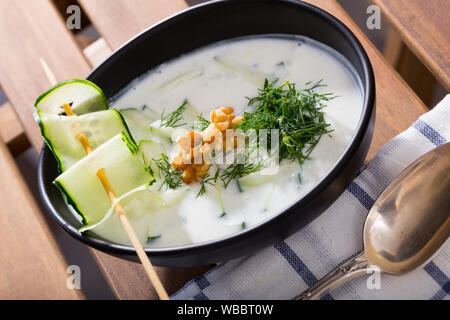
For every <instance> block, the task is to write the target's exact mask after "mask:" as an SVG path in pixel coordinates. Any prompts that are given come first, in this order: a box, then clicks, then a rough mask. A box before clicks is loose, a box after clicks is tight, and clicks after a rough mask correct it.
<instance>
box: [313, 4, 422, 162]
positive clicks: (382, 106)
mask: <svg viewBox="0 0 450 320" xmlns="http://www.w3.org/2000/svg"><path fill="white" fill-rule="evenodd" d="M307 2H309V3H311V4H314V5H316V6H318V7H321V8H322V9H324V10H326V11H328V12H330V13H331V14H333V15H334V16H336V17H337V18H338V19H339V20H341V21H342V22H343V23H344V24H345V25H347V27H349V28H350V29H351V30H352V31H353V32H354V33H355V35H356V36H357V37H358V39H359V40H360V41H361V43H362V45H363V46H364V49H365V50H366V51H367V54H368V55H369V58H370V61H371V63H372V66H373V69H374V72H375V81H376V91H377V95H376V104H377V111H376V112H377V113H376V120H375V131H374V137H373V140H372V144H371V147H370V150H369V155H368V158H369V159H370V158H372V157H373V155H374V154H375V153H376V152H377V151H378V150H379V149H380V147H381V146H382V145H383V144H385V143H386V142H387V141H388V140H390V139H392V138H393V137H394V136H395V135H397V134H398V133H400V132H402V131H404V130H406V129H407V128H408V127H409V126H410V125H411V124H412V123H413V122H414V121H415V120H417V118H418V117H419V116H420V115H421V114H423V113H424V112H426V111H428V109H427V108H426V106H425V105H424V104H423V102H422V101H421V100H420V99H419V98H418V97H417V95H416V94H415V93H414V92H413V91H412V90H411V88H410V87H409V86H408V85H407V84H406V83H405V81H404V80H403V79H402V78H401V77H400V76H399V74H398V73H397V72H396V71H395V70H394V69H393V68H392V66H390V65H389V63H388V62H387V61H386V59H385V58H384V56H383V55H382V54H381V53H380V52H379V51H378V50H377V49H376V47H375V45H374V44H373V43H371V42H370V40H369V39H368V38H367V37H366V36H365V35H364V33H363V32H362V31H361V30H360V29H359V27H358V26H357V25H356V24H355V22H353V21H352V19H351V18H350V17H349V15H348V14H347V13H346V12H345V11H344V10H343V9H342V7H340V6H339V4H338V3H337V2H336V1H330V0H308V1H307Z"/></svg>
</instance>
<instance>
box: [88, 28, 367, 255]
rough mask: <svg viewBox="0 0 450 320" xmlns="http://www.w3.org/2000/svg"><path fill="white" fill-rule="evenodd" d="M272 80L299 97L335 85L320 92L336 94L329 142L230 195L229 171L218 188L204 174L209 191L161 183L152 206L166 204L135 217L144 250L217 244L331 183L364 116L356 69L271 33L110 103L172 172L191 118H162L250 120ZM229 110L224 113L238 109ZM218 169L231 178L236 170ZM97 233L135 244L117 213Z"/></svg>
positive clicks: (201, 54) (148, 80) (225, 47)
mask: <svg viewBox="0 0 450 320" xmlns="http://www.w3.org/2000/svg"><path fill="white" fill-rule="evenodd" d="M266 78H267V79H268V80H269V81H274V80H276V79H278V81H277V82H275V84H274V86H279V85H281V84H283V83H284V82H285V81H289V82H290V83H295V85H296V89H306V88H309V87H311V86H312V85H313V84H315V83H318V82H319V81H320V80H322V82H321V83H322V84H326V86H319V87H317V88H316V89H315V90H314V92H316V93H318V94H325V93H331V94H332V95H333V96H335V98H333V99H331V100H328V101H323V103H324V105H325V107H324V108H323V109H321V110H322V111H323V114H324V121H325V122H326V123H327V124H329V127H327V129H328V130H332V132H330V133H326V134H323V135H322V136H321V137H320V140H319V141H318V143H317V144H316V145H315V147H314V148H313V149H312V152H311V153H310V154H309V156H308V158H307V159H306V160H304V161H303V163H302V165H301V166H300V164H299V161H295V160H294V161H292V160H289V159H284V160H282V162H281V166H280V170H279V172H278V173H277V174H276V175H275V176H271V177H270V178H264V179H263V180H262V182H261V181H259V182H258V181H257V182H254V181H252V180H251V179H248V178H247V180H248V181H247V180H246V179H244V180H245V181H246V182H245V181H244V182H245V183H246V185H245V186H243V185H240V184H239V181H240V180H239V179H232V180H231V181H229V183H228V185H227V186H226V187H225V185H224V183H223V181H222V180H221V179H220V176H221V175H222V174H223V172H224V171H220V169H219V174H218V175H219V178H218V179H216V180H215V181H214V179H213V178H214V175H215V172H216V171H215V170H212V168H209V171H208V172H207V173H206V175H205V176H204V177H209V179H210V180H209V181H207V182H206V183H201V178H202V177H200V178H199V179H198V180H197V181H193V182H191V183H185V182H184V181H186V180H183V182H181V184H178V185H177V186H176V187H175V188H170V187H168V185H163V182H161V181H158V177H157V182H156V183H155V184H154V185H152V186H151V188H153V190H154V192H155V194H162V195H163V196H162V198H158V197H157V198H155V199H154V200H152V201H155V203H157V204H155V205H149V206H147V207H144V208H141V209H139V210H134V209H130V210H129V212H130V213H129V219H130V222H131V223H132V225H133V227H134V229H135V230H136V233H137V234H138V237H139V238H140V240H141V241H142V242H143V243H144V244H145V246H147V247H168V246H178V245H184V244H190V243H197V242H203V241H207V240H211V239H217V238H220V237H223V236H226V235H229V234H232V233H236V232H239V231H241V230H242V229H245V228H249V227H251V226H253V225H255V224H258V223H261V222H262V221H264V220H266V219H269V218H271V217H273V216H274V215H276V214H279V213H280V212H282V211H283V210H284V209H286V208H287V207H289V206H291V205H292V204H293V203H295V202H296V201H298V200H299V199H300V198H301V197H302V196H304V195H305V194H306V193H307V192H308V191H310V190H311V189H312V188H313V187H314V186H315V185H316V184H317V183H318V182H319V181H320V180H321V179H322V178H324V177H325V175H326V174H327V172H328V171H329V170H330V169H331V168H332V167H333V165H334V164H335V163H336V162H337V160H338V159H339V158H340V157H341V155H342V154H343V152H344V150H345V148H346V147H347V145H348V144H349V142H350V140H351V138H352V136H353V134H354V132H355V130H356V128H357V125H358V123H359V120H360V116H361V112H362V106H363V95H362V92H361V86H360V84H359V82H358V80H357V79H358V78H357V76H355V72H354V71H353V69H352V67H351V66H350V64H349V63H348V62H347V61H346V60H345V58H344V57H343V56H341V55H340V54H338V53H337V52H335V51H334V50H332V49H331V48H328V47H327V46H325V45H323V44H320V43H318V42H315V41H313V40H310V39H306V38H304V37H294V36H284V35H262V36H257V37H245V38H238V39H233V40H230V41H225V42H220V43H217V44H213V45H210V46H207V47H204V48H201V49H199V50H196V51H194V52H192V53H189V54H185V55H183V56H181V57H179V58H177V59H175V60H172V61H169V62H167V63H164V64H162V65H160V66H158V67H156V68H154V69H153V70H150V71H149V72H148V73H146V74H144V75H143V76H141V77H139V78H138V79H136V80H134V81H133V82H132V83H130V84H129V86H127V87H126V88H125V89H124V90H122V92H120V93H119V94H118V95H117V96H116V97H114V98H113V99H112V102H111V105H112V106H113V107H114V108H116V109H118V110H119V111H124V113H123V115H124V118H125V120H126V122H127V125H128V127H129V129H130V131H131V133H132V135H133V137H134V139H135V140H136V142H137V143H139V142H142V141H148V140H151V141H153V142H156V143H158V146H159V147H160V149H158V150H164V153H165V154H166V155H167V157H168V159H167V161H168V163H169V164H172V162H173V161H175V160H174V159H175V157H177V154H178V152H180V149H179V148H181V147H179V145H180V139H181V137H182V136H183V135H186V134H188V132H189V131H190V130H191V128H190V127H189V125H188V123H189V122H190V121H191V119H188V118H189V117H190V115H189V114H184V113H183V114H181V117H182V120H183V121H181V122H185V123H186V124H183V125H176V126H175V127H171V128H169V127H170V126H167V127H165V126H161V120H160V119H161V114H162V113H163V112H164V115H165V116H166V118H164V115H163V118H164V119H165V120H166V123H167V121H168V120H169V118H167V115H171V112H174V111H176V110H177V108H179V107H180V106H181V105H183V103H184V102H185V101H188V105H189V106H188V108H187V109H186V110H188V111H187V112H191V111H192V110H193V111H192V112H194V113H196V116H198V113H201V114H202V115H203V117H204V118H205V119H206V120H211V119H210V114H211V111H212V110H215V109H216V110H219V109H218V108H221V107H231V108H232V110H233V111H232V115H233V116H235V117H236V119H238V118H237V117H239V116H242V115H244V112H253V111H254V110H255V106H253V105H251V106H249V99H248V98H252V97H256V96H258V92H259V91H258V89H260V88H263V86H264V81H265V79H266ZM127 110H128V111H127ZM130 110H131V111H130ZM223 110H225V109H223ZM223 112H225V113H220V114H221V115H226V113H227V112H229V111H223ZM230 119H231V118H230ZM244 120H245V117H244ZM181 122H179V123H178V124H180V123H181ZM155 123H156V124H159V125H155ZM163 123H164V121H163ZM147 127H150V129H149V130H147ZM199 131H201V130H199ZM164 135H166V137H165V138H164ZM161 136H163V138H161ZM158 158H159V157H158ZM162 163H163V162H160V164H162ZM156 167H157V165H155V164H153V168H156ZM218 168H222V169H223V170H226V169H227V166H226V165H223V166H218ZM155 176H157V175H156V174H155ZM204 177H203V179H205V178H204ZM243 177H245V175H244V176H243ZM202 188H203V190H202ZM130 205H132V201H131V202H130V204H129V206H130ZM125 209H126V210H127V208H125ZM299 214H301V212H299ZM92 232H94V233H96V234H97V235H99V236H101V237H103V238H105V239H108V240H111V241H113V242H116V243H120V244H127V245H130V242H129V240H128V237H127V236H126V234H125V232H124V231H123V228H122V226H121V224H120V222H119V220H118V218H117V216H116V215H111V217H110V218H109V219H108V220H106V221H105V222H103V223H102V224H100V225H98V226H97V227H96V228H94V229H93V230H92Z"/></svg>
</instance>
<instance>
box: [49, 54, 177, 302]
mask: <svg viewBox="0 0 450 320" xmlns="http://www.w3.org/2000/svg"><path fill="white" fill-rule="evenodd" d="M41 63H42V65H43V67H44V70H45V72H46V74H47V76H48V78H49V80H50V81H52V80H53V79H55V76H54V75H53V73H52V72H51V70H50V68H49V67H48V65H47V64H46V63H45V61H44V60H43V59H42V58H41ZM63 108H64V111H65V112H66V114H67V115H68V116H71V115H75V113H74V112H73V110H72V108H71V107H70V105H69V104H68V103H64V104H63ZM77 138H78V140H79V141H80V143H81V144H82V145H83V147H84V149H85V151H86V153H87V154H89V153H91V152H92V148H91V146H90V144H89V140H88V139H87V137H86V136H85V135H84V133H83V132H82V131H80V132H79V133H78V135H77ZM97 177H98V178H99V180H100V181H101V183H102V185H103V187H104V188H105V191H106V193H107V194H108V197H109V198H110V200H111V203H112V204H113V206H114V209H115V211H116V213H117V215H118V217H119V220H120V222H121V223H122V225H123V227H124V229H125V232H126V233H127V235H128V237H129V238H130V241H131V243H132V244H133V246H134V248H135V250H136V253H137V255H138V257H139V259H140V260H141V263H142V265H143V266H144V269H145V271H146V273H147V275H148V277H149V279H150V282H151V283H152V284H153V286H154V287H155V290H156V292H157V293H158V296H159V298H160V299H161V300H169V296H168V294H167V292H166V290H165V289H164V286H163V285H162V283H161V280H160V279H159V277H158V275H157V273H156V271H155V269H154V268H153V266H152V264H151V262H150V260H149V258H148V256H147V254H146V253H145V251H144V248H143V247H142V244H141V243H140V241H139V239H138V237H137V235H136V232H135V231H134V229H133V227H132V225H131V224H130V221H129V220H128V217H127V216H126V214H125V211H124V210H123V208H122V206H121V204H120V202H118V201H117V197H116V194H115V193H114V190H113V189H112V186H111V184H110V182H109V180H108V177H107V176H106V174H105V172H104V170H103V169H102V168H100V169H98V170H97Z"/></svg>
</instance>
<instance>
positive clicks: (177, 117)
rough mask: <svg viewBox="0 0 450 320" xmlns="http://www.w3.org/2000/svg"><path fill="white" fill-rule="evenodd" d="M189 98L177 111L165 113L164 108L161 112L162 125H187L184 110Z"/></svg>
mask: <svg viewBox="0 0 450 320" xmlns="http://www.w3.org/2000/svg"><path fill="white" fill-rule="evenodd" d="M187 103H188V101H187V100H184V102H183V104H182V105H181V106H179V107H178V108H177V109H176V110H175V111H173V112H171V113H169V114H168V115H166V116H165V115H164V110H163V112H162V114H161V125H160V126H161V127H173V128H176V127H181V126H184V125H186V123H185V122H183V111H184V109H186V104H187Z"/></svg>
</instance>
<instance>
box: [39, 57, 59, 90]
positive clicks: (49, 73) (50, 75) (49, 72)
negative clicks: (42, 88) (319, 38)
mask: <svg viewBox="0 0 450 320" xmlns="http://www.w3.org/2000/svg"><path fill="white" fill-rule="evenodd" d="M39 59H40V60H41V64H42V68H44V71H45V75H46V76H47V79H48V81H49V82H50V85H52V86H54V85H55V84H57V83H58V81H56V77H55V74H54V73H53V72H52V70H50V68H49V67H48V64H47V62H45V60H44V59H43V58H42V57H41V58H39Z"/></svg>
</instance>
